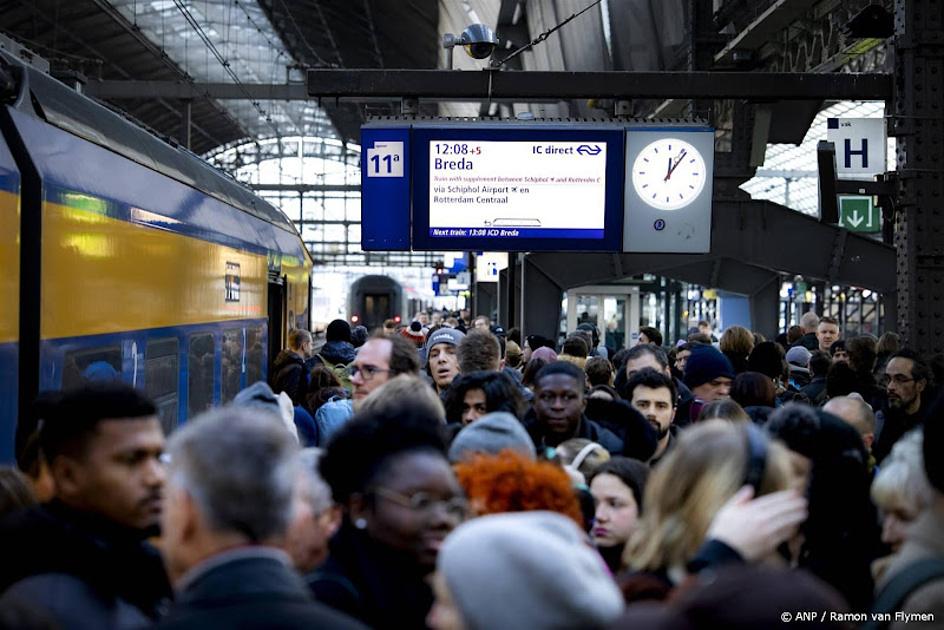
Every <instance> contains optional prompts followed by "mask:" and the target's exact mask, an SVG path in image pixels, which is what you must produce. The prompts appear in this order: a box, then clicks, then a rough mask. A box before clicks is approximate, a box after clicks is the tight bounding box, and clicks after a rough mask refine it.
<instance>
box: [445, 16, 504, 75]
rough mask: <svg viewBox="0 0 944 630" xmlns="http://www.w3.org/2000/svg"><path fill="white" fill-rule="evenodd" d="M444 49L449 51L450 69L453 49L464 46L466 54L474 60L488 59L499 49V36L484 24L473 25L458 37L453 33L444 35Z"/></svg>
mask: <svg viewBox="0 0 944 630" xmlns="http://www.w3.org/2000/svg"><path fill="white" fill-rule="evenodd" d="M442 45H443V48H445V49H446V50H447V51H448V61H449V67H450V68H451V67H452V49H453V47H455V46H462V47H463V48H465V52H466V53H467V54H468V55H469V56H470V57H472V58H473V59H488V58H489V57H491V55H492V53H493V52H495V49H496V48H497V47H498V36H497V35H495V31H493V30H492V29H490V28H489V27H487V26H485V25H484V24H472V25H471V26H469V27H467V28H466V29H465V30H464V31H462V34H461V35H459V36H458V37H456V36H455V35H453V34H452V33H446V34H445V35H443V41H442Z"/></svg>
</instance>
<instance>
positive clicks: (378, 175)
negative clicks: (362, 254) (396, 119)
mask: <svg viewBox="0 0 944 630" xmlns="http://www.w3.org/2000/svg"><path fill="white" fill-rule="evenodd" d="M361 151H362V154H361V247H362V248H363V249H364V250H365V251H408V250H409V249H410V169H411V166H410V130H409V128H408V127H391V126H386V125H383V124H376V125H375V124H371V123H368V124H367V125H364V127H362V128H361Z"/></svg>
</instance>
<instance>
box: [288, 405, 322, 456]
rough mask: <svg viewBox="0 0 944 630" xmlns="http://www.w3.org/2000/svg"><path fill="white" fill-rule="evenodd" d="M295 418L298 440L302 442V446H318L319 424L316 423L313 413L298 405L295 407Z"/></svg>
mask: <svg viewBox="0 0 944 630" xmlns="http://www.w3.org/2000/svg"><path fill="white" fill-rule="evenodd" d="M293 420H295V430H296V431H298V441H299V442H301V445H302V448H308V447H309V446H318V442H319V440H318V425H316V424H315V419H314V418H312V417H311V414H310V413H308V411H306V410H305V408H304V407H301V406H298V407H295V417H294V418H293Z"/></svg>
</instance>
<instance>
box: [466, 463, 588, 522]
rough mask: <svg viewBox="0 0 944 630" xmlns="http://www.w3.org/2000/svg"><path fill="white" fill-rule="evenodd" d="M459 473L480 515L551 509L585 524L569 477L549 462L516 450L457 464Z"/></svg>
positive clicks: (470, 499)
mask: <svg viewBox="0 0 944 630" xmlns="http://www.w3.org/2000/svg"><path fill="white" fill-rule="evenodd" d="M455 471H456V476H457V477H458V478H459V483H460V484H462V488H463V489H464V490H465V494H466V496H467V497H468V498H469V502H470V503H471V504H472V506H473V507H474V508H475V509H476V511H477V512H478V513H479V515H485V514H497V513H501V512H528V511H532V510H549V511H551V512H557V513H559V514H563V515H564V516H569V517H570V518H572V519H573V520H574V522H575V523H577V525H579V526H580V527H581V528H583V527H584V522H583V516H581V512H580V502H579V501H578V500H577V493H576V492H575V491H574V488H573V485H572V484H571V481H570V477H569V476H568V475H567V473H566V472H564V470H563V469H562V468H561V467H560V466H558V465H556V464H552V463H550V462H538V461H533V460H531V459H528V458H527V457H525V456H524V455H521V454H519V453H516V452H514V451H510V450H506V451H502V452H501V453H500V454H498V455H478V456H475V457H473V458H472V459H470V460H467V461H464V462H462V463H461V464H457V465H456V466H455Z"/></svg>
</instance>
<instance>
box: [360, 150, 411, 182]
mask: <svg viewBox="0 0 944 630" xmlns="http://www.w3.org/2000/svg"><path fill="white" fill-rule="evenodd" d="M367 177H403V143H402V142H375V143H374V148H372V149H367Z"/></svg>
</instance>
